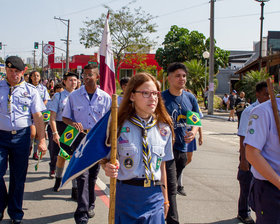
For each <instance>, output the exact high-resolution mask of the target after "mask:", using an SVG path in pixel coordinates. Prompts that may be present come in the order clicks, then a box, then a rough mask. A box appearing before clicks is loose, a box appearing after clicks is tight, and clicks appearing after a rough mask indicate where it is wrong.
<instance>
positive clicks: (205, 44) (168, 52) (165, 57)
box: [156, 25, 229, 73]
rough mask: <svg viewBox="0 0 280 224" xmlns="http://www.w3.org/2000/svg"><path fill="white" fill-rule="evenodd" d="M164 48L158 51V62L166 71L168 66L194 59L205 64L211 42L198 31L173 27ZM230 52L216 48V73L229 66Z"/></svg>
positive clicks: (166, 38)
mask: <svg viewBox="0 0 280 224" xmlns="http://www.w3.org/2000/svg"><path fill="white" fill-rule="evenodd" d="M162 44H163V48H158V50H157V51H156V60H157V62H158V63H159V65H160V66H161V67H163V69H164V70H165V71H166V69H167V66H168V65H169V64H170V63H172V62H186V61H191V60H192V59H196V60H201V61H202V63H204V62H205V59H204V58H203V56H202V54H203V52H204V51H206V50H207V49H209V46H210V40H209V38H208V39H206V37H205V36H204V35H203V34H202V33H199V32H198V31H191V32H190V31H189V30H188V29H187V28H180V27H178V26H176V25H173V26H172V27H171V28H170V31H169V32H168V33H167V34H166V36H165V39H164V42H163V43H162ZM228 56H229V52H228V51H225V50H222V49H221V48H219V47H217V46H215V53H214V59H215V73H217V71H218V68H219V66H221V67H225V66H227V65H228Z"/></svg>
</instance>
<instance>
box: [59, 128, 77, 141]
mask: <svg viewBox="0 0 280 224" xmlns="http://www.w3.org/2000/svg"><path fill="white" fill-rule="evenodd" d="M78 135H79V131H78V130H77V129H76V128H74V127H72V126H70V125H68V126H67V127H66V128H65V131H64V132H63V133H62V135H61V136H60V139H59V141H60V142H61V143H63V144H65V145H68V146H71V145H72V144H73V142H74V141H75V139H76V138H77V137H78Z"/></svg>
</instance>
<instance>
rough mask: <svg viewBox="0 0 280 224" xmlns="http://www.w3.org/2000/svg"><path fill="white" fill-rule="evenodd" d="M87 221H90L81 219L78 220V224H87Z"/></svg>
mask: <svg viewBox="0 0 280 224" xmlns="http://www.w3.org/2000/svg"><path fill="white" fill-rule="evenodd" d="M87 223H88V221H86V220H81V221H79V222H78V224H87Z"/></svg>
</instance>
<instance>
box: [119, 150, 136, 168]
mask: <svg viewBox="0 0 280 224" xmlns="http://www.w3.org/2000/svg"><path fill="white" fill-rule="evenodd" d="M139 159H140V158H139V154H138V153H137V149H136V148H134V147H121V148H120V149H119V161H120V165H121V166H123V167H124V169H125V170H131V171H132V170H135V169H136V168H137V167H138V165H139Z"/></svg>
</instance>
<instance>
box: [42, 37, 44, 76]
mask: <svg viewBox="0 0 280 224" xmlns="http://www.w3.org/2000/svg"><path fill="white" fill-rule="evenodd" d="M44 76H45V72H44V41H43V40H42V77H44Z"/></svg>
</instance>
